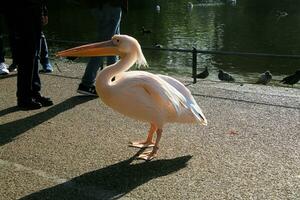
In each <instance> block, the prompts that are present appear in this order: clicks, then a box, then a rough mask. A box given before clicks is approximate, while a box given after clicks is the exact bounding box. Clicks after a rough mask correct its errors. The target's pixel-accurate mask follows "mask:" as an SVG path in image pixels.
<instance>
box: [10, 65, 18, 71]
mask: <svg viewBox="0 0 300 200" xmlns="http://www.w3.org/2000/svg"><path fill="white" fill-rule="evenodd" d="M17 67H18V66H17V64H16V63H12V64H11V65H9V67H8V71H9V72H15V71H17Z"/></svg>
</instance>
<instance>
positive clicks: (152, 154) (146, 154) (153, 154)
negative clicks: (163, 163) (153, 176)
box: [138, 129, 162, 160]
mask: <svg viewBox="0 0 300 200" xmlns="http://www.w3.org/2000/svg"><path fill="white" fill-rule="evenodd" d="M156 134H157V137H156V141H155V144H154V147H153V150H152V151H146V152H144V153H142V154H140V155H139V157H138V158H140V159H143V160H152V159H153V158H155V157H156V156H157V151H158V144H159V141H160V138H161V135H162V129H157V131H156Z"/></svg>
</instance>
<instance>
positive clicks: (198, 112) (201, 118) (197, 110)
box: [190, 103, 207, 126]
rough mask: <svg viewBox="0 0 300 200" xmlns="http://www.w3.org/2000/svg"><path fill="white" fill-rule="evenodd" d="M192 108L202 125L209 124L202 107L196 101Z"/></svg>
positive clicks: (191, 105)
mask: <svg viewBox="0 0 300 200" xmlns="http://www.w3.org/2000/svg"><path fill="white" fill-rule="evenodd" d="M190 108H191V111H192V113H193V114H194V116H195V117H196V119H197V120H199V122H200V123H201V124H202V125H204V126H207V120H206V117H205V116H204V114H203V112H202V110H201V108H200V107H199V106H198V105H197V104H195V103H192V104H190Z"/></svg>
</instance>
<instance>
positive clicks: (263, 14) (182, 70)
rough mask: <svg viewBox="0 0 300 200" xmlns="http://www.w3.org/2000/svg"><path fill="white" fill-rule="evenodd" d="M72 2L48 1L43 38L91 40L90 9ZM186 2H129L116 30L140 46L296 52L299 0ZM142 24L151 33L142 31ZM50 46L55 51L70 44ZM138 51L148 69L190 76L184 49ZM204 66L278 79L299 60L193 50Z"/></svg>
mask: <svg viewBox="0 0 300 200" xmlns="http://www.w3.org/2000/svg"><path fill="white" fill-rule="evenodd" d="M72 2H73V3H72ZM74 2H75V1H72V0H68V1H50V5H49V7H50V8H49V10H50V14H49V15H50V23H49V25H48V27H47V28H46V32H47V35H48V38H53V39H61V40H75V41H87V42H92V41H95V35H96V32H95V31H96V27H95V26H94V25H95V24H96V23H95V21H94V19H93V17H92V15H91V13H90V12H89V10H88V9H85V8H84V7H82V6H79V5H77V4H76V3H74ZM188 2H189V1H183V0H173V1H163V0H160V1H159V0H156V1H143V2H142V3H141V1H137V0H131V1H130V2H129V5H130V7H129V12H128V13H127V14H124V15H123V20H122V25H121V32H122V33H123V34H128V35H131V36H133V37H135V38H137V39H138V40H139V41H140V43H141V45H142V46H153V45H154V44H157V43H158V44H161V45H163V46H164V47H166V48H187V49H192V48H193V47H196V48H197V49H201V50H222V51H238V52H258V53H274V54H293V55H300V46H299V42H300V37H299V35H300V24H299V23H298V21H299V19H300V12H299V10H300V7H299V5H298V4H300V3H299V2H298V3H297V2H296V3H295V2H294V3H293V4H292V3H291V2H286V3H282V2H279V1H278V2H276V1H270V0H265V1H263V2H262V1H260V0H251V1H250V0H237V1H230V0H227V1H218V2H219V3H218V4H216V5H207V6H205V4H203V1H201V0H198V1H196V0H195V1H192V3H193V6H192V7H191V6H190V4H189V3H188ZM211 2H213V1H211ZM200 3H201V4H200ZM296 5H298V6H296ZM157 6H159V8H160V9H159V10H158V9H157ZM142 27H145V28H146V29H149V30H151V33H143V32H142V30H141V29H142ZM51 46H52V48H53V49H55V50H56V49H57V48H59V49H62V48H66V47H70V46H74V44H67V45H64V46H62V45H61V44H59V45H58V44H51ZM144 53H145V56H146V58H147V60H148V62H149V64H150V67H152V69H154V70H157V71H161V72H164V73H179V74H184V75H187V76H190V74H191V65H192V64H191V62H192V56H191V54H189V53H176V52H161V51H159V52H158V51H144ZM205 66H207V67H208V68H209V70H210V71H211V72H212V74H215V75H216V73H217V70H218V69H220V68H222V69H224V70H225V71H228V72H230V73H232V74H234V75H235V76H236V77H237V79H238V80H241V81H247V80H251V79H254V78H255V79H256V78H257V77H258V74H260V73H262V72H264V71H266V70H270V71H271V73H272V74H274V75H275V78H276V77H277V78H281V77H282V76H284V75H286V74H291V73H293V72H295V71H296V70H297V69H299V68H300V67H299V66H300V60H299V59H279V58H261V57H260V58H259V57H238V56H220V55H200V54H199V55H198V68H199V70H202V69H203V68H204V67H205ZM211 79H216V76H213V77H211Z"/></svg>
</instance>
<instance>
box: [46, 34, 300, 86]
mask: <svg viewBox="0 0 300 200" xmlns="http://www.w3.org/2000/svg"><path fill="white" fill-rule="evenodd" d="M47 40H48V41H50V42H56V43H71V44H86V43H88V42H78V41H68V40H55V39H47ZM142 49H143V50H151V51H171V52H183V53H191V54H192V78H193V83H197V78H196V76H197V55H198V54H211V55H230V56H245V57H268V58H287V59H300V55H287V54H269V53H250V52H235V51H210V50H198V49H196V48H195V47H193V48H192V49H175V48H160V47H142Z"/></svg>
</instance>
